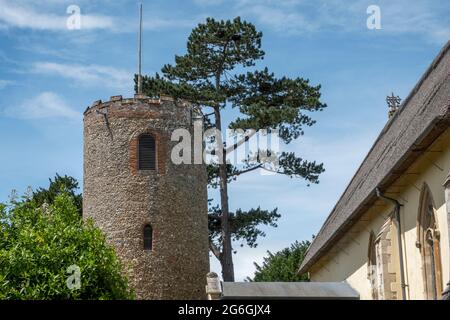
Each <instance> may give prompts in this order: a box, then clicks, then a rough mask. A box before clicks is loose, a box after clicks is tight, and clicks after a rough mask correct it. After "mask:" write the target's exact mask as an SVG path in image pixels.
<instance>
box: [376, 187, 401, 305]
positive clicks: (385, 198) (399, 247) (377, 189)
mask: <svg viewBox="0 0 450 320" xmlns="http://www.w3.org/2000/svg"><path fill="white" fill-rule="evenodd" d="M375 191H376V194H377V197H378V198H381V199H384V200H387V201H389V202H392V203H394V205H395V220H396V221H397V242H398V251H399V256H400V282H401V284H400V285H401V287H402V299H403V300H406V283H405V267H404V263H403V244H402V229H401V222H400V208H401V207H402V206H403V205H402V204H400V202H398V201H397V200H396V199H393V198H389V197H386V196H385V195H383V194H382V193H381V191H380V189H379V188H376V189H375Z"/></svg>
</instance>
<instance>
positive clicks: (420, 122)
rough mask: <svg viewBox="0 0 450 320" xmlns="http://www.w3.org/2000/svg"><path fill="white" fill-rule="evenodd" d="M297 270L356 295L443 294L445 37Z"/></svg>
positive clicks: (449, 266)
mask: <svg viewBox="0 0 450 320" xmlns="http://www.w3.org/2000/svg"><path fill="white" fill-rule="evenodd" d="M387 102H388V104H389V107H390V111H389V120H388V122H387V123H386V125H385V127H384V128H383V130H382V131H381V133H380V135H379V136H378V138H377V139H376V141H375V142H374V144H373V146H372V148H371V149H370V151H369V153H368V154H367V156H366V157H365V159H364V160H363V162H362V164H361V165H360V166H359V168H358V170H357V171H356V173H355V175H354V176H353V178H352V179H351V181H350V183H349V185H348V186H347V188H346V189H345V191H344V192H343V194H342V196H341V197H340V199H339V200H338V202H337V204H336V205H335V207H334V208H333V210H332V211H331V213H330V215H329V216H328V218H327V219H326V221H325V223H324V224H323V226H322V228H321V229H320V231H319V233H318V234H317V236H316V237H315V239H314V241H313V243H312V244H311V246H310V248H309V250H308V252H307V255H306V257H305V260H304V261H303V263H302V265H301V266H300V269H299V272H300V273H304V272H309V275H310V279H311V281H312V282H345V283H347V284H349V285H350V286H351V287H352V288H353V289H355V290H356V291H357V292H358V293H359V295H360V298H361V299H394V300H395V299H396V300H402V299H404V300H413V299H442V298H443V296H444V297H445V296H448V286H449V285H450V284H449V281H450V239H449V231H450V230H449V227H450V223H449V222H450V42H448V43H447V44H446V45H445V47H444V48H443V49H442V50H441V51H440V53H439V54H438V56H437V57H436V58H435V59H434V61H433V62H432V63H431V65H430V66H429V68H428V69H427V70H426V71H425V73H424V75H423V76H422V77H421V79H420V80H419V82H418V83H417V84H416V86H415V87H414V88H413V89H412V91H411V93H410V94H409V95H408V96H407V97H406V98H405V99H404V101H403V102H402V103H401V104H400V103H399V99H398V98H397V97H395V96H394V95H392V96H391V97H388V98H387Z"/></svg>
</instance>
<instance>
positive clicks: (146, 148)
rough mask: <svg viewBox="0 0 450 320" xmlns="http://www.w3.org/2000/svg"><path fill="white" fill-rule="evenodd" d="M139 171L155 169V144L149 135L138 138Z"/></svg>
mask: <svg viewBox="0 0 450 320" xmlns="http://www.w3.org/2000/svg"><path fill="white" fill-rule="evenodd" d="M138 159H139V170H155V169H156V143H155V138H153V136H152V135H150V134H143V135H141V136H140V137H139V156H138Z"/></svg>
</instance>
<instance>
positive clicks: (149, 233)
mask: <svg viewBox="0 0 450 320" xmlns="http://www.w3.org/2000/svg"><path fill="white" fill-rule="evenodd" d="M152 249H153V229H152V227H151V226H150V225H146V226H145V227H144V250H146V251H151V250H152Z"/></svg>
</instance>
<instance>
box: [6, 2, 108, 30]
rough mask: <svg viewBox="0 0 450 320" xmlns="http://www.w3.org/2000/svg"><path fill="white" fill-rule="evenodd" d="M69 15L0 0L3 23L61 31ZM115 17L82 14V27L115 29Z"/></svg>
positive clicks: (65, 27)
mask: <svg viewBox="0 0 450 320" xmlns="http://www.w3.org/2000/svg"><path fill="white" fill-rule="evenodd" d="M68 17H69V15H68V14H66V13H65V12H64V13H62V14H61V15H56V14H50V13H41V12H38V11H36V10H35V9H34V8H32V7H31V6H24V5H22V6H20V5H13V4H11V2H10V1H8V2H6V1H3V0H0V23H2V25H6V26H11V27H16V28H26V29H36V30H52V31H61V30H68V29H67V19H68ZM114 26H115V22H114V19H113V18H112V17H108V16H102V15H84V14H82V15H81V28H82V29H113V28H114Z"/></svg>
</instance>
